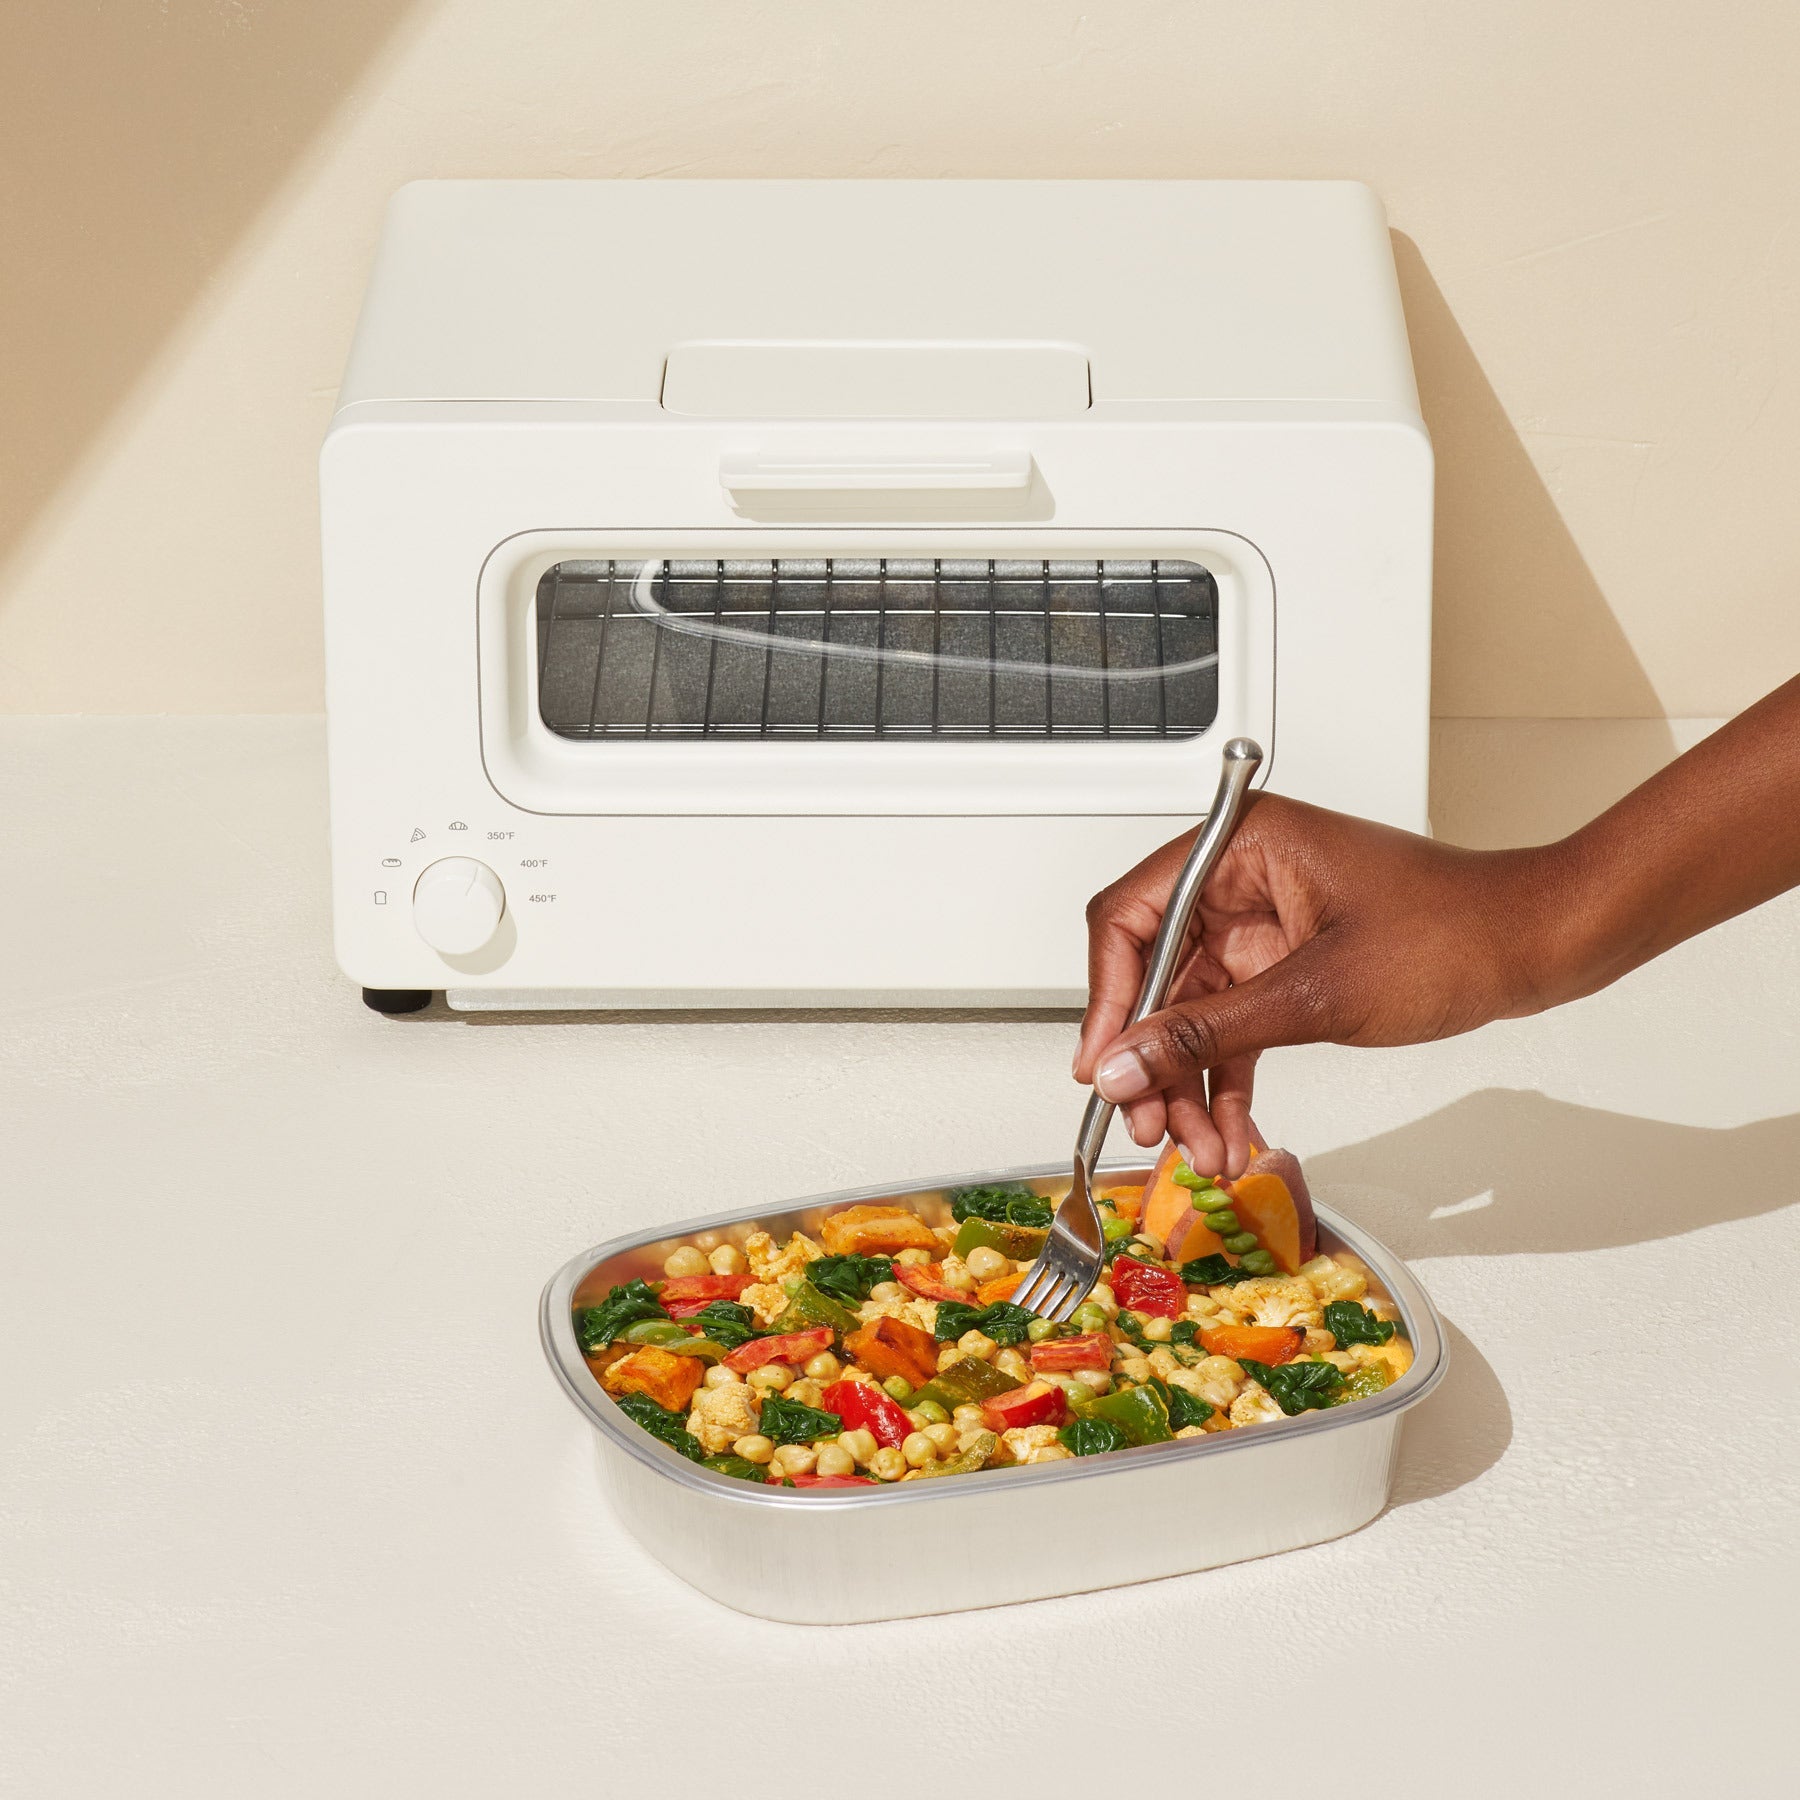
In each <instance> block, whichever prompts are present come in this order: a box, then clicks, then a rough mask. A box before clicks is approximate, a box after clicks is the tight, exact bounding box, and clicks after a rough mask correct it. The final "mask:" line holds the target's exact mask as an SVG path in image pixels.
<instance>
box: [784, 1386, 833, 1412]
mask: <svg viewBox="0 0 1800 1800" xmlns="http://www.w3.org/2000/svg"><path fill="white" fill-rule="evenodd" d="M787 1397H788V1398H789V1399H790V1400H798V1401H799V1402H800V1404H801V1405H802V1406H817V1405H818V1404H819V1402H820V1401H821V1400H823V1399H824V1398H825V1385H824V1383H823V1382H819V1381H810V1380H807V1381H796V1382H795V1383H793V1385H792V1386H791V1387H789V1388H788V1390H787Z"/></svg>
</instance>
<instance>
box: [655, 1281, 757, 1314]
mask: <svg viewBox="0 0 1800 1800" xmlns="http://www.w3.org/2000/svg"><path fill="white" fill-rule="evenodd" d="M755 1279H756V1277H755V1276H754V1275H750V1274H742V1275H676V1276H673V1277H672V1278H671V1279H669V1280H668V1281H665V1282H664V1283H663V1284H662V1286H661V1288H659V1289H658V1290H657V1295H656V1297H657V1299H658V1300H659V1301H661V1302H662V1309H663V1311H664V1312H666V1313H667V1314H668V1315H669V1317H670V1318H671V1319H685V1318H687V1317H688V1316H689V1315H690V1314H692V1313H697V1312H698V1311H699V1310H700V1309H701V1308H702V1307H703V1306H707V1305H710V1304H711V1303H712V1302H713V1301H714V1300H735V1299H736V1298H737V1297H738V1295H739V1294H741V1293H742V1292H743V1291H744V1289H745V1288H747V1287H748V1286H749V1285H750V1284H751V1282H752V1281H754V1280H755Z"/></svg>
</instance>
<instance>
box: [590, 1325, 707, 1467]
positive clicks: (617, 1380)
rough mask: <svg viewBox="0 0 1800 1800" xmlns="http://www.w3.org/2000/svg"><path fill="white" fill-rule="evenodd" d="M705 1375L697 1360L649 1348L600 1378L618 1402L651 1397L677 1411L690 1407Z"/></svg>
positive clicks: (633, 1354)
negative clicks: (642, 1396) (631, 1396)
mask: <svg viewBox="0 0 1800 1800" xmlns="http://www.w3.org/2000/svg"><path fill="white" fill-rule="evenodd" d="M704 1373H705V1370H704V1368H703V1366H702V1364H701V1362H700V1359H699V1358H698V1357H694V1356H672V1355H670V1353H669V1352H668V1351H667V1350H658V1349H657V1348H656V1347H655V1345H653V1344H647V1345H646V1346H645V1347H644V1348H643V1349H642V1350H634V1351H632V1353H631V1354H630V1355H629V1356H627V1357H626V1358H624V1360H623V1361H621V1362H616V1363H614V1364H613V1365H612V1367H611V1368H610V1369H608V1370H607V1371H606V1373H605V1374H604V1375H602V1376H601V1377H600V1385H601V1386H602V1387H603V1388H605V1389H606V1391H607V1392H608V1393H609V1394H611V1395H612V1397H613V1398H614V1399H615V1400H621V1399H622V1398H623V1397H624V1396H626V1395H628V1394H648V1395H649V1397H650V1398H651V1399H652V1400H654V1401H655V1402H656V1404H657V1405H658V1406H664V1407H667V1408H669V1409H670V1410H671V1411H675V1410H677V1409H683V1408H685V1407H686V1406H687V1403H688V1401H689V1400H690V1399H692V1398H693V1393H694V1389H695V1388H697V1387H698V1386H699V1385H700V1379H701V1376H702V1375H703V1374H704ZM682 1454H683V1455H685V1454H686V1452H685V1451H684V1452H683V1453H682Z"/></svg>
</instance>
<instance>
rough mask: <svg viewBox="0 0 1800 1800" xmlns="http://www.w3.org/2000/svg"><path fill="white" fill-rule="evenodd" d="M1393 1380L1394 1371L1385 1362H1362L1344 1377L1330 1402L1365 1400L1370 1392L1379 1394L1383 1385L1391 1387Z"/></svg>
mask: <svg viewBox="0 0 1800 1800" xmlns="http://www.w3.org/2000/svg"><path fill="white" fill-rule="evenodd" d="M1393 1381H1394V1371H1393V1370H1392V1369H1390V1368H1389V1367H1388V1366H1387V1364H1386V1363H1364V1364H1363V1366H1362V1367H1361V1368H1360V1369H1352V1370H1351V1372H1350V1373H1349V1374H1348V1375H1346V1376H1345V1377H1344V1385H1343V1387H1342V1389H1341V1390H1340V1391H1339V1393H1338V1396H1337V1398H1336V1399H1335V1400H1333V1401H1332V1403H1331V1404H1332V1405H1333V1406H1347V1405H1348V1404H1349V1403H1350V1402H1351V1401H1352V1400H1366V1399H1368V1397H1369V1396H1370V1395H1371V1394H1379V1393H1380V1392H1381V1390H1382V1389H1383V1388H1384V1387H1391V1386H1392V1385H1393Z"/></svg>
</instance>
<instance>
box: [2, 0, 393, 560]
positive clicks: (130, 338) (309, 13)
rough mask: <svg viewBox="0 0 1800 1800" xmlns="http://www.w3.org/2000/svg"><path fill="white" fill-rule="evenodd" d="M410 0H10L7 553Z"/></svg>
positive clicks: (5, 68) (5, 134)
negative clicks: (26, 0)
mask: <svg viewBox="0 0 1800 1800" xmlns="http://www.w3.org/2000/svg"><path fill="white" fill-rule="evenodd" d="M416 3H417V0H310V4H308V5H305V6H231V7H221V6H215V5H206V4H201V3H200V0H173V3H172V4H170V3H168V0H165V4H162V5H159V6H106V7H98V8H96V7H93V6H37V7H23V8H14V9H12V12H11V15H10V17H9V19H8V22H7V42H6V56H5V59H4V62H0V220H3V221H4V225H3V230H4V242H5V246H6V248H5V258H4V264H5V273H4V277H3V278H0V343H4V344H5V345H6V364H7V371H6V373H7V390H6V429H5V431H4V432H0V562H3V561H4V560H5V558H6V557H7V556H8V555H9V554H10V553H11V552H12V551H13V550H15V549H16V548H17V547H18V544H19V542H20V540H21V539H22V538H23V537H24V535H25V533H26V531H27V530H28V529H29V527H30V525H31V523H32V521H33V520H34V518H35V517H36V516H37V513H38V512H39V510H40V509H41V508H42V507H43V506H44V505H45V504H46V503H47V502H48V501H49V500H50V499H51V497H52V496H53V495H54V494H55V493H56V491H57V489H58V487H59V486H60V484H61V483H62V482H63V481H64V480H65V479H66V477H67V476H68V474H69V472H70V471H71V469H72V468H73V467H74V466H75V465H76V463H77V462H78V461H79V460H80V459H81V457H82V456H83V455H84V454H85V453H86V451H87V450H88V448H89V446H90V445H91V444H92V442H93V441H94V439H95V438H96V437H97V436H98V435H99V433H100V432H101V431H102V430H103V429H104V427H105V425H106V422H107V420H108V418H109V417H110V416H111V414H112V412H113V410H114V409H115V408H116V407H117V406H118V404H119V402H120V401H121V399H122V398H123V397H124V396H125V395H126V394H127V393H128V392H129V391H130V389H131V387H132V385H133V383H134V382H135V381H136V380H137V379H138V378H139V377H140V376H141V375H142V374H143V372H144V370H145V368H146V367H147V365H148V364H149V362H150V361H151V359H152V358H153V357H154V356H155V354H156V353H157V351H158V350H159V349H160V348H161V346H162V345H163V343H164V342H165V340H166V339H167V338H168V337H169V335H170V334H171V333H172V332H173V331H174V329H175V327H176V326H177V325H178V324H179V323H180V321H181V319H182V317H183V315H184V314H185V313H186V312H187V311H188V310H189V308H190V307H191V306H193V304H194V303H195V302H196V301H197V300H198V298H199V297H200V295H201V294H202V293H203V291H204V290H205V287H206V284H207V282H208V280H209V279H210V278H211V277H212V275H213V274H214V272H215V271H216V270H217V269H218V268H219V266H220V265H221V264H222V263H223V262H224V261H225V259H226V258H227V257H228V256H229V255H230V253H231V251H232V249H233V247H234V245H235V244H236V243H237V241H238V240H239V238H240V237H242V236H243V234H244V232H245V231H246V230H247V229H248V228H249V226H250V225H251V224H252V223H253V222H254V221H255V219H256V217H257V214H258V213H259V212H260V211H261V209H262V208H263V206H264V205H265V204H266V203H267V202H268V200H269V198H270V196H271V195H272V194H273V193H274V191H275V190H276V188H277V187H278V186H279V185H280V183H281V182H282V180H283V179H284V177H286V175H287V174H288V172H289V171H290V169H291V168H292V167H293V165H294V164H295V163H296V162H297V161H298V160H299V159H300V157H301V156H302V155H303V153H304V152H305V150H306V148H307V146H308V145H309V144H310V143H311V141H312V139H313V138H314V136H315V135H316V134H317V133H318V131H319V129H320V127H321V126H322V125H323V124H324V123H325V121H326V120H327V119H328V118H329V117H330V115H331V113H332V112H333V110H334V109H335V108H336V106H337V105H338V103H339V101H340V100H342V98H343V97H344V95H345V93H346V92H347V91H348V90H349V89H350V87H351V86H352V84H353V83H354V82H355V81H356V80H357V78H358V77H359V76H360V75H361V73H362V71H363V70H364V69H365V68H366V67H367V66H368V64H369V63H370V62H371V61H373V59H374V57H375V56H376V54H377V52H378V51H379V50H380V48H381V46H382V45H383V44H384V43H385V42H386V41H387V39H388V38H389V37H390V36H391V35H392V33H393V31H394V28H395V27H396V26H397V25H398V23H399V22H400V20H401V19H402V18H403V17H404V16H405V15H406V14H407V13H408V12H410V11H411V10H413V7H414V6H415V5H416Z"/></svg>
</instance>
